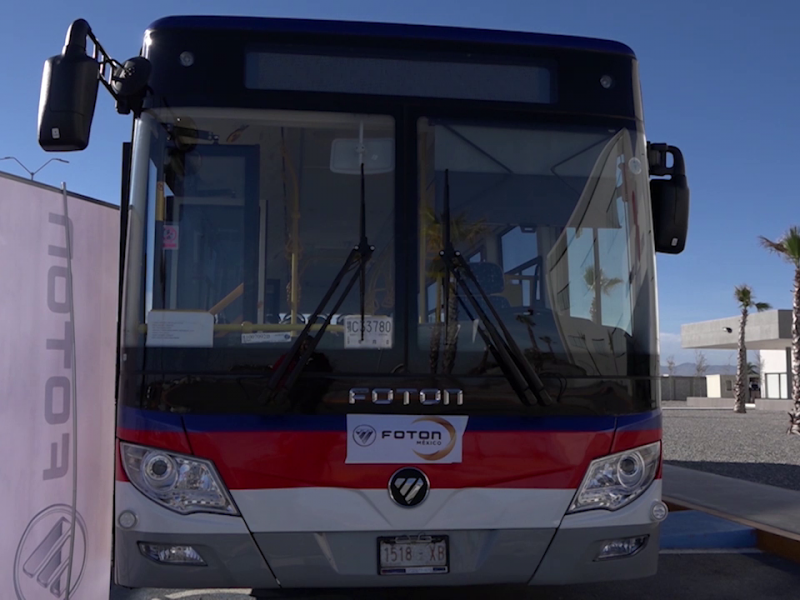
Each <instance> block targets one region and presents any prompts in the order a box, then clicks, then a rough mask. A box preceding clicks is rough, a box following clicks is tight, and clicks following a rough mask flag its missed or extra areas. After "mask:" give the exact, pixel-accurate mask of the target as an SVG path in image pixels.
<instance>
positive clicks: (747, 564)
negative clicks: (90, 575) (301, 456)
mask: <svg viewBox="0 0 800 600" xmlns="http://www.w3.org/2000/svg"><path fill="white" fill-rule="evenodd" d="M798 589H800V566H798V565H795V564H793V563H789V562H786V561H783V560H782V559H779V558H776V557H774V556H768V555H764V554H668V555H662V557H661V564H660V567H659V573H658V575H656V576H655V577H652V578H649V579H644V580H634V581H626V582H620V583H606V584H597V585H582V586H572V587H564V588H530V589H518V588H478V589H472V590H459V591H458V592H457V593H456V592H452V593H447V594H443V593H442V591H441V590H439V591H438V592H437V591H436V590H433V591H430V592H424V593H420V592H417V591H414V592H413V593H409V591H408V590H406V591H405V592H400V593H387V592H380V591H370V592H369V593H365V594H359V595H358V596H354V595H352V594H351V595H335V596H329V597H328V598H330V600H334V599H337V600H338V599H341V600H349V599H351V598H352V599H355V598H358V599H359V600H361V599H362V598H364V599H365V598H369V599H370V600H383V599H387V600H388V599H389V598H391V599H393V600H394V599H395V598H396V599H398V600H400V599H403V600H405V599H407V598H410V597H413V598H414V600H448V599H449V598H454V597H456V598H458V599H459V600H479V599H480V600H485V599H486V598H492V600H511V599H512V598H513V599H520V600H523V599H531V600H533V599H536V600H579V599H580V600H642V599H643V598H647V599H648V600H683V599H687V600H691V599H706V598H708V599H709V600H716V599H720V600H738V599H740V598H741V599H743V600H753V599H754V598H769V599H770V600H783V599H786V600H789V599H792V600H794V599H796V598H798ZM189 594H191V595H189ZM156 599H157V600H178V599H181V600H183V599H186V600H201V599H202V600H245V599H247V600H250V597H249V596H248V595H243V594H226V593H219V594H212V593H208V592H200V593H192V592H180V591H178V590H147V591H145V590H137V591H127V590H114V591H113V593H112V595H111V600H156ZM296 600H301V599H299V598H297V599H296Z"/></svg>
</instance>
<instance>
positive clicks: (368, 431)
mask: <svg viewBox="0 0 800 600" xmlns="http://www.w3.org/2000/svg"><path fill="white" fill-rule="evenodd" d="M468 420H469V417H467V416H457V417H443V416H439V415H427V416H419V415H347V458H346V459H345V463H346V464H376V465H389V464H432V463H443V464H452V463H460V462H461V461H462V450H463V439H464V432H465V431H466V429H467V421H468Z"/></svg>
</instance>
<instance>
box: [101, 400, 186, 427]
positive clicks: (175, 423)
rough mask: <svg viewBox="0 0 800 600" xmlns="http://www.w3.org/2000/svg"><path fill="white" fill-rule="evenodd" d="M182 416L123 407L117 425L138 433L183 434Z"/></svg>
mask: <svg viewBox="0 0 800 600" xmlns="http://www.w3.org/2000/svg"><path fill="white" fill-rule="evenodd" d="M181 417H182V415H179V414H176V413H169V412H164V411H160V410H140V409H137V408H131V407H129V406H122V407H120V409H119V413H118V415H117V424H118V426H119V427H121V428H123V429H134V430H137V431H165V432H168V431H179V432H183V421H182V419H181Z"/></svg>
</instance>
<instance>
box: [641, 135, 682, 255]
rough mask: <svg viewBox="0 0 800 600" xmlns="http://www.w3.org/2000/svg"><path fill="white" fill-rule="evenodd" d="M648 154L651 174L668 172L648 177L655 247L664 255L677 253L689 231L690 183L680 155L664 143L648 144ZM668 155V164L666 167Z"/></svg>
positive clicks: (672, 147) (676, 149) (678, 151)
mask: <svg viewBox="0 0 800 600" xmlns="http://www.w3.org/2000/svg"><path fill="white" fill-rule="evenodd" d="M647 153H648V161H649V163H650V174H651V175H655V176H664V175H670V178H669V179H652V180H650V201H651V204H652V210H653V239H654V242H655V249H656V252H661V253H663V254H680V253H681V252H683V249H684V247H685V246H686V238H687V234H688V232H689V184H688V182H687V181H686V167H685V164H684V161H683V154H681V151H680V150H679V149H678V148H676V147H675V146H668V145H667V144H649V145H648V151H647ZM669 154H671V155H672V166H671V167H668V166H667V155H669Z"/></svg>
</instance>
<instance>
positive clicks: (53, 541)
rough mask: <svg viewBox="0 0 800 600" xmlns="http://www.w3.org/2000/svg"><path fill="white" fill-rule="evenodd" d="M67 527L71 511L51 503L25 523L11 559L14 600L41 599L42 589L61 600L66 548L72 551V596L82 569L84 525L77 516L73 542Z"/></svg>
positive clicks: (84, 540)
mask: <svg viewBox="0 0 800 600" xmlns="http://www.w3.org/2000/svg"><path fill="white" fill-rule="evenodd" d="M71 524H72V508H70V507H69V506H67V505H66V504H54V505H52V506H50V507H48V508H46V509H44V510H43V511H41V512H40V513H39V514H38V515H36V516H35V517H34V518H33V519H32V520H31V522H30V523H28V526H27V527H26V528H25V533H23V534H22V539H21V540H20V542H19V545H18V546H17V554H16V558H15V559H14V589H15V590H16V592H17V600H32V599H33V598H41V597H42V595H41V594H42V590H47V592H48V593H49V595H50V596H51V597H52V598H59V599H60V598H64V596H66V593H67V579H68V572H67V570H68V569H69V567H70V560H69V554H70V547H71V548H72V551H73V559H72V581H71V582H70V584H71V587H70V595H72V594H74V593H75V590H76V589H77V588H78V586H79V585H80V583H81V579H82V578H83V569H84V567H85V566H86V524H85V523H84V521H83V517H81V515H80V514H77V515H76V518H75V536H74V539H73V538H72V535H71V531H70V529H71Z"/></svg>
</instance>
